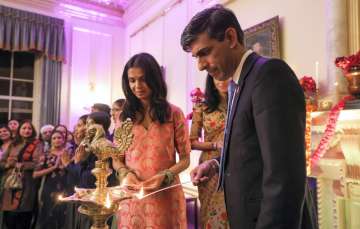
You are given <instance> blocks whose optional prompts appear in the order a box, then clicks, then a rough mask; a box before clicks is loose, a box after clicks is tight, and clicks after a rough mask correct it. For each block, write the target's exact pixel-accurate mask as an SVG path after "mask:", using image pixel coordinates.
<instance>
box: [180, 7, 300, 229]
mask: <svg viewBox="0 0 360 229" xmlns="http://www.w3.org/2000/svg"><path fill="white" fill-rule="evenodd" d="M243 37H244V33H243V31H242V29H241V27H240V25H239V22H238V21H237V19H236V16H235V15H234V13H233V12H232V11H230V10H228V9H226V8H224V7H222V6H220V5H216V6H214V7H211V8H208V9H205V10H203V11H201V12H199V13H198V14H196V15H195V16H194V17H193V18H192V19H191V21H190V22H189V24H188V25H187V26H186V28H185V29H184V31H183V33H182V36H181V45H182V47H183V49H184V50H185V51H187V52H191V54H192V56H193V57H195V58H196V59H197V61H198V68H199V70H200V71H202V70H206V71H207V72H208V73H209V74H210V75H211V76H212V77H214V78H215V79H217V80H227V79H229V78H232V80H233V83H232V85H233V87H232V88H234V92H233V93H232V92H229V105H228V117H227V124H226V130H225V139H224V147H223V153H222V156H221V160H220V159H218V160H209V161H206V162H204V163H202V164H200V165H199V166H198V167H196V168H195V169H194V170H193V171H192V173H191V178H192V181H193V183H194V184H195V185H201V183H202V182H206V181H207V179H208V178H209V177H211V176H212V175H213V174H215V173H216V172H218V171H220V178H219V187H220V188H223V189H224V192H225V202H226V209H227V213H228V217H229V222H230V227H231V228H235V229H238V228H240V229H252V228H257V229H260V228H267V229H271V228H274V229H275V228H276V229H298V228H300V227H301V217H302V208H303V202H304V192H305V177H306V174H305V149H304V145H305V144H304V129H305V101H304V95H303V91H302V89H301V87H300V85H299V83H298V79H297V77H296V76H295V74H294V72H293V71H292V70H291V69H290V67H289V66H288V65H287V64H286V63H285V62H284V61H282V60H279V59H267V58H264V57H261V56H259V55H257V54H256V53H254V52H252V51H250V50H246V49H245V48H244V43H243ZM232 88H230V91H232V90H231V89H232ZM219 167H220V169H219Z"/></svg>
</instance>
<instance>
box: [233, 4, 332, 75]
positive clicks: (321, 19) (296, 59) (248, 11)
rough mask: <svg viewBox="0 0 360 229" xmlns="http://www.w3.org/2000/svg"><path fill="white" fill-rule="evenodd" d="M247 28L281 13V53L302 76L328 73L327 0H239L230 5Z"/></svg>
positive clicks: (243, 26)
mask: <svg viewBox="0 0 360 229" xmlns="http://www.w3.org/2000/svg"><path fill="white" fill-rule="evenodd" d="M228 7H229V8H231V9H232V10H233V11H234V12H235V14H236V16H237V18H238V19H239V22H240V24H241V26H242V28H243V29H247V28H249V27H251V26H253V25H255V24H257V23H260V22H262V21H265V20H267V19H269V18H271V17H274V16H276V15H279V17H280V24H281V25H280V35H281V37H280V42H281V43H280V44H281V56H282V59H284V60H285V61H286V62H287V63H288V64H289V65H290V66H291V67H292V68H293V69H294V71H295V73H296V74H297V76H298V77H299V78H301V77H302V76H304V75H311V76H315V62H316V61H318V62H319V75H324V74H326V65H327V64H333V63H326V57H325V53H326V52H325V50H326V43H325V42H326V31H325V29H326V27H325V1H324V0H317V1H313V0H297V1H293V0H292V1H287V0H267V1H262V0H241V1H239V0H237V1H232V2H231V3H230V4H229V5H228Z"/></svg>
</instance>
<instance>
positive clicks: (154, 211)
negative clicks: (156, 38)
mask: <svg viewBox="0 0 360 229" xmlns="http://www.w3.org/2000/svg"><path fill="white" fill-rule="evenodd" d="M122 86H123V91H124V94H125V97H126V103H125V105H124V109H123V112H122V114H121V118H122V120H123V121H124V120H125V119H126V118H131V120H132V121H133V122H134V127H133V130H132V132H133V134H134V139H133V143H132V145H131V146H130V148H129V150H128V151H127V152H126V154H125V161H124V162H121V161H120V160H119V159H114V168H115V169H116V170H117V172H118V174H119V178H120V181H122V182H124V181H125V182H126V184H127V185H128V186H129V187H133V188H136V189H138V188H142V189H143V190H144V191H145V193H150V192H154V191H156V190H159V189H161V188H164V187H166V186H170V185H174V184H178V183H179V182H180V179H179V177H178V174H179V173H180V172H182V171H183V170H185V169H186V168H187V167H188V166H189V162H190V159H189V153H190V151H191V149H190V140H189V133H188V127H187V124H186V120H185V117H184V114H183V112H182V111H181V110H180V109H179V108H178V107H176V106H174V105H172V104H170V103H168V102H167V101H166V95H167V89H166V84H165V81H164V78H163V76H162V73H161V70H160V66H159V64H158V63H157V62H156V60H155V58H154V57H153V56H151V55H150V54H147V53H140V54H137V55H135V56H133V57H132V58H131V59H130V60H129V61H128V63H127V64H126V66H125V69H124V73H123V77H122ZM176 153H177V154H178V156H179V161H178V162H176ZM118 228H119V229H120V228H132V229H137V228H139V229H140V228H141V229H143V228H152V229H167V228H169V229H170V228H171V229H177V228H179V229H182V228H187V226H186V206H185V197H184V193H183V190H182V187H181V186H178V187H175V188H171V189H167V190H165V191H161V192H159V193H157V194H154V195H152V196H149V197H146V198H144V199H141V200H135V199H133V200H129V201H125V202H122V204H121V206H120V211H119V212H118Z"/></svg>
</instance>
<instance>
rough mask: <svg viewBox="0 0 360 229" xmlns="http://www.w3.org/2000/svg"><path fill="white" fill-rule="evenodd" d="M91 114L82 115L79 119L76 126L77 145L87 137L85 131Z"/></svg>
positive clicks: (75, 137) (75, 140)
mask: <svg viewBox="0 0 360 229" xmlns="http://www.w3.org/2000/svg"><path fill="white" fill-rule="evenodd" d="M88 116H89V115H87V114H85V115H82V116H80V118H79V119H78V121H77V123H76V125H75V128H74V142H75V145H76V147H77V146H79V144H80V142H81V141H82V140H83V139H84V137H85V132H86V119H87V118H88Z"/></svg>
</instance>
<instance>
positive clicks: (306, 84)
mask: <svg viewBox="0 0 360 229" xmlns="http://www.w3.org/2000/svg"><path fill="white" fill-rule="evenodd" d="M299 82H300V85H301V87H302V89H303V91H304V94H305V99H306V104H309V105H312V110H311V111H313V110H316V107H317V102H316V94H317V86H316V82H315V80H314V79H313V78H312V77H311V76H303V77H302V78H301V79H300V80H299Z"/></svg>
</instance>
